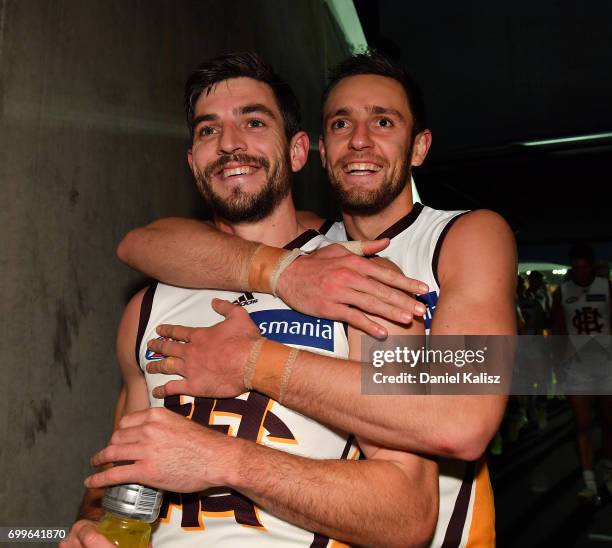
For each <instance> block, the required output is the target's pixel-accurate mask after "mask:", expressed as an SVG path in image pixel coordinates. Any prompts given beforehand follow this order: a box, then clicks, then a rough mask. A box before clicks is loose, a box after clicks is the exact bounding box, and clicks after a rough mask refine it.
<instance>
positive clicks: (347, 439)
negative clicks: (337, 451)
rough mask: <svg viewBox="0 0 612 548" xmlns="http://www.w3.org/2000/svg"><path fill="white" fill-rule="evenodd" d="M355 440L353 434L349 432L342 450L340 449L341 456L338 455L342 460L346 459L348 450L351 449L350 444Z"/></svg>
mask: <svg viewBox="0 0 612 548" xmlns="http://www.w3.org/2000/svg"><path fill="white" fill-rule="evenodd" d="M354 441H355V436H353V434H349V437H348V438H346V445H345V446H344V451H342V456H341V457H340V458H341V459H342V460H346V459H347V458H348V454H349V451H350V450H351V445H353V442H354Z"/></svg>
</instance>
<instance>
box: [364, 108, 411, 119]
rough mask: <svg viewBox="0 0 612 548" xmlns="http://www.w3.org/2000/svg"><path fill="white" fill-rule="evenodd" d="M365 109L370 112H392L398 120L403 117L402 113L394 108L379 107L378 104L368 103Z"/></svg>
mask: <svg viewBox="0 0 612 548" xmlns="http://www.w3.org/2000/svg"><path fill="white" fill-rule="evenodd" d="M366 109H367V110H368V111H370V112H371V113H372V114H392V115H393V116H397V117H398V118H399V119H400V120H403V119H404V116H403V115H402V113H401V112H400V111H399V110H397V109H395V108H389V107H381V106H379V105H368V106H367V107H366Z"/></svg>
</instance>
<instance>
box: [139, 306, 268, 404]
mask: <svg viewBox="0 0 612 548" xmlns="http://www.w3.org/2000/svg"><path fill="white" fill-rule="evenodd" d="M212 307H213V309H214V310H215V311H216V312H218V313H219V314H221V315H222V316H225V320H223V321H222V322H220V323H218V324H216V325H214V326H212V327H185V326H182V325H160V326H159V327H158V328H157V333H158V334H159V335H161V336H162V337H167V338H169V339H173V340H171V341H170V340H162V339H154V340H152V341H149V343H148V345H147V346H148V348H149V349H150V350H153V351H154V352H158V353H160V354H163V355H164V356H167V357H166V359H164V360H159V361H154V362H150V363H149V364H147V371H148V372H149V373H164V374H166V375H180V376H181V377H183V379H182V380H173V381H169V382H168V383H166V384H165V385H162V386H157V387H156V388H154V389H153V396H155V397H156V398H165V397H166V396H171V395H174V394H189V395H192V396H206V397H215V398H231V397H234V396H238V395H240V394H242V393H243V392H245V390H246V389H245V387H244V368H245V366H246V363H247V361H248V359H249V354H250V352H251V349H252V348H253V345H254V344H255V342H256V341H257V339H258V338H260V334H259V329H257V326H256V325H255V323H254V322H253V320H251V318H250V316H249V314H248V312H247V311H246V310H244V309H243V308H242V307H241V306H238V305H235V304H232V303H230V302H229V301H225V300H221V299H213V301H212ZM185 343H188V344H185Z"/></svg>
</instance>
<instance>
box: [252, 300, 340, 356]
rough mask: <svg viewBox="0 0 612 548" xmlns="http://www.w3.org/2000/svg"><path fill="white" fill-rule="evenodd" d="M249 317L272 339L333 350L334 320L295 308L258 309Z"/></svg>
mask: <svg viewBox="0 0 612 548" xmlns="http://www.w3.org/2000/svg"><path fill="white" fill-rule="evenodd" d="M251 318H252V319H253V321H254V322H255V323H256V324H257V327H259V330H260V331H261V334H262V335H263V336H264V337H266V338H267V339H270V340H272V341H277V342H280V343H285V344H297V345H300V346H310V347H312V348H320V349H321V350H329V351H330V352H333V350H334V322H333V321H331V320H323V319H321V318H315V317H314V316H307V315H306V314H300V313H299V312H296V311H295V310H284V309H282V310H281V309H277V310H260V311H257V312H251Z"/></svg>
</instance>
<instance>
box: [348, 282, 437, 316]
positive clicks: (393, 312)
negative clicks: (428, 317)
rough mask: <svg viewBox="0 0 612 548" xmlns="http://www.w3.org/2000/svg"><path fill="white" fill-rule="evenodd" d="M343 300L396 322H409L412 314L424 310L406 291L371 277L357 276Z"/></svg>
mask: <svg viewBox="0 0 612 548" xmlns="http://www.w3.org/2000/svg"><path fill="white" fill-rule="evenodd" d="M344 300H345V301H346V303H345V304H349V305H351V306H355V307H357V308H359V309H361V310H363V311H364V312H368V313H369V314H374V315H376V316H380V317H381V318H386V319H388V320H391V321H393V322H398V323H409V322H411V321H412V317H413V315H417V316H421V315H422V314H423V313H424V312H425V307H424V305H423V304H421V303H419V302H418V301H416V300H415V299H413V298H412V297H410V296H409V295H407V294H406V293H403V292H402V291H398V290H397V289H393V288H390V287H388V286H386V285H384V284H382V283H380V282H377V281H375V280H372V279H371V278H363V277H359V278H357V279H356V280H355V281H354V283H353V286H352V291H348V292H346V293H345V294H344ZM417 305H418V306H417ZM415 312H416V314H415Z"/></svg>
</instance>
